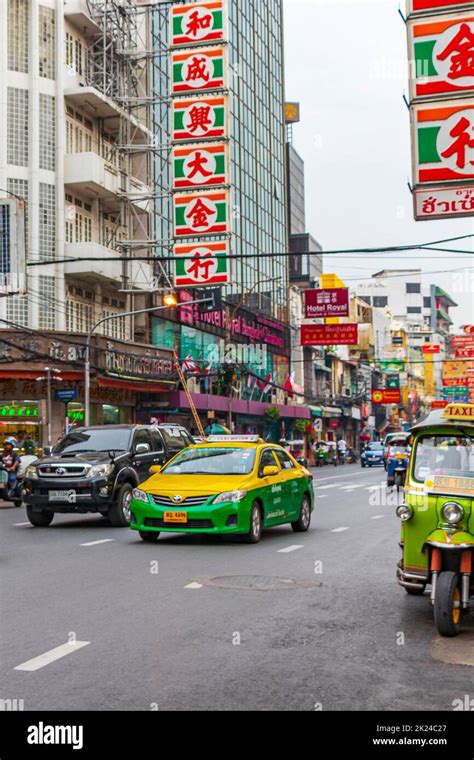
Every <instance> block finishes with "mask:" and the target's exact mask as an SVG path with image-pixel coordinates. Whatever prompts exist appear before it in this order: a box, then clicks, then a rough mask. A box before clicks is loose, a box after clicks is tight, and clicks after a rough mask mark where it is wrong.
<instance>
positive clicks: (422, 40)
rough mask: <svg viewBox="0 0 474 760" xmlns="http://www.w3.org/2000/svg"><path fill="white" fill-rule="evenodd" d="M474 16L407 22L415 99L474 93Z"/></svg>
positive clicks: (470, 14)
mask: <svg viewBox="0 0 474 760" xmlns="http://www.w3.org/2000/svg"><path fill="white" fill-rule="evenodd" d="M473 40H474V15H473V14H472V13H457V14H455V15H453V14H451V15H449V16H435V17H434V18H433V17H431V18H423V19H413V20H412V21H410V22H409V23H408V45H409V50H410V65H411V68H412V70H411V72H410V96H411V100H413V99H414V98H422V97H433V96H441V98H443V97H445V96H446V95H453V94H456V93H461V94H467V93H469V94H472V93H473V92H474V68H473V61H472V55H473Z"/></svg>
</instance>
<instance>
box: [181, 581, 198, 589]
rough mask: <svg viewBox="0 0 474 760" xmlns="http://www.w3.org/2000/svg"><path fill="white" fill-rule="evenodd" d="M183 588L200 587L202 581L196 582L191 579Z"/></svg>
mask: <svg viewBox="0 0 474 760" xmlns="http://www.w3.org/2000/svg"><path fill="white" fill-rule="evenodd" d="M184 588H202V583H196V581H193V582H192V583H188V585H187V586H185V587H184Z"/></svg>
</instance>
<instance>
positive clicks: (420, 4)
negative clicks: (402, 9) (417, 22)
mask: <svg viewBox="0 0 474 760" xmlns="http://www.w3.org/2000/svg"><path fill="white" fill-rule="evenodd" d="M407 2H408V4H407V10H408V13H409V14H410V13H433V12H435V11H451V10H460V9H462V8H466V6H469V5H472V0H407Z"/></svg>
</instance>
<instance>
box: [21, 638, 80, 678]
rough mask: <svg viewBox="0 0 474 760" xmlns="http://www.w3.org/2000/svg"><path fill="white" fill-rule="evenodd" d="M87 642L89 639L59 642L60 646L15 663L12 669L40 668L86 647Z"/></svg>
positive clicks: (29, 669) (28, 669)
mask: <svg viewBox="0 0 474 760" xmlns="http://www.w3.org/2000/svg"><path fill="white" fill-rule="evenodd" d="M88 644H90V641H71V642H68V643H67V644H61V646H59V647H56V648H55V649H50V650H49V652H45V653H44V654H40V655H38V657H33V659H31V660H27V661H26V662H22V664H21V665H17V666H16V668H14V670H26V671H28V672H30V673H31V672H32V671H34V670H40V669H41V668H44V667H45V666H46V665H50V664H51V663H52V662H55V661H56V660H60V659H61V657H66V655H68V654H72V653H73V652H77V650H78V649H82V647H86V646H87V645H88Z"/></svg>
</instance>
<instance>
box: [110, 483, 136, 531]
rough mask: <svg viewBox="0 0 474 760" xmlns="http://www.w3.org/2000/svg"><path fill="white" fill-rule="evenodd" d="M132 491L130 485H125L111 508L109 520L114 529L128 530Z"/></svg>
mask: <svg viewBox="0 0 474 760" xmlns="http://www.w3.org/2000/svg"><path fill="white" fill-rule="evenodd" d="M132 491H133V488H132V486H131V485H130V483H124V484H123V486H122V487H121V489H120V491H119V492H118V496H117V499H116V500H115V502H114V504H112V506H111V507H110V508H109V511H108V518H109V520H110V524H111V525H112V526H113V527H114V528H127V527H128V526H129V525H130V504H131V503H132Z"/></svg>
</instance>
